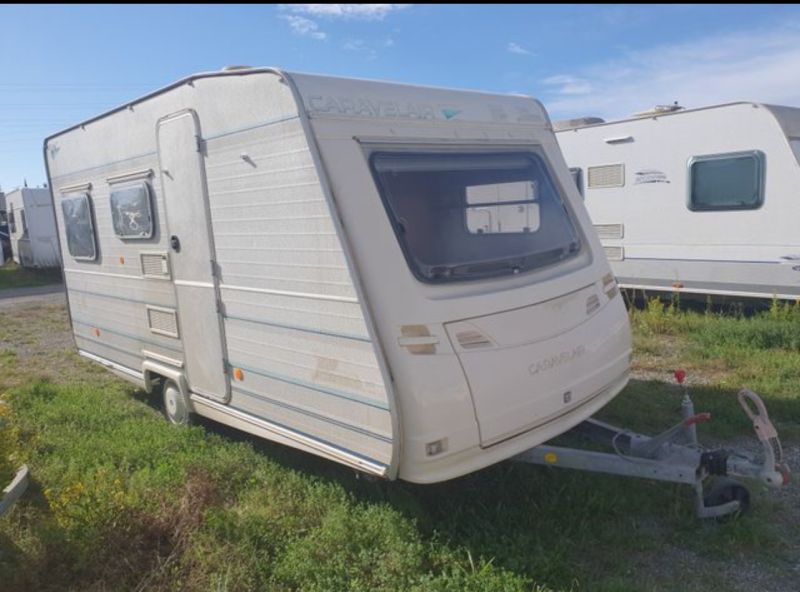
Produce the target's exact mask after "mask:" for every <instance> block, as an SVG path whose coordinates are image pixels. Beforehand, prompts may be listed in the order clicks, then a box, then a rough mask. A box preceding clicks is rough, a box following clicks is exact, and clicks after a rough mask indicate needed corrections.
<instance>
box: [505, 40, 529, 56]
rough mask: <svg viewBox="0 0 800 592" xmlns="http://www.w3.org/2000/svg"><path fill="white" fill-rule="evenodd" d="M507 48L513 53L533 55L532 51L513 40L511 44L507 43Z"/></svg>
mask: <svg viewBox="0 0 800 592" xmlns="http://www.w3.org/2000/svg"><path fill="white" fill-rule="evenodd" d="M506 49H507V50H508V51H509V52H511V53H517V54H519V55H531V52H529V51H528V50H527V49H525V48H524V47H522V46H521V45H519V44H518V43H514V42H513V41H510V42H509V44H508V45H506Z"/></svg>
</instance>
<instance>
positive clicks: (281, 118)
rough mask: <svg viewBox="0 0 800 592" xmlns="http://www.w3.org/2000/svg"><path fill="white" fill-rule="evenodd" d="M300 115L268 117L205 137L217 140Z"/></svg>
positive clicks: (296, 117) (297, 117)
mask: <svg viewBox="0 0 800 592" xmlns="http://www.w3.org/2000/svg"><path fill="white" fill-rule="evenodd" d="M299 117H300V116H299V115H285V116H283V117H277V118H275V119H268V120H267V121H263V122H261V123H257V124H255V125H250V126H247V127H242V128H239V129H235V130H230V131H227V132H221V133H219V134H215V135H213V136H205V137H204V138H203V139H204V140H206V141H208V140H216V139H217V138H224V137H225V136H231V135H233V134H238V133H241V132H246V131H249V130H252V129H258V128H260V127H267V126H270V125H274V124H276V123H282V122H284V121H291V120H292V119H299Z"/></svg>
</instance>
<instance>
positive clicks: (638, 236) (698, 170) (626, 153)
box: [555, 103, 800, 299]
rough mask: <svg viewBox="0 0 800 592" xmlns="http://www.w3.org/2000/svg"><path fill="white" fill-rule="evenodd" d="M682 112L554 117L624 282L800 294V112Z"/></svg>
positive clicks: (742, 106) (754, 107) (737, 106)
mask: <svg viewBox="0 0 800 592" xmlns="http://www.w3.org/2000/svg"><path fill="white" fill-rule="evenodd" d="M673 109H674V108H668V109H666V110H665V111H664V112H659V111H658V110H653V111H650V112H648V113H643V114H640V115H641V116H640V117H637V118H632V119H626V120H623V121H614V122H608V123H597V120H596V119H595V120H594V121H593V122H590V123H589V124H588V125H585V124H583V123H582V122H581V121H580V120H573V121H571V122H565V125H563V126H560V125H559V123H556V124H555V127H556V129H557V130H558V131H557V133H556V138H557V139H558V143H559V145H560V146H561V150H562V151H563V152H564V158H565V159H566V161H567V163H568V165H569V166H570V167H572V169H571V170H572V172H573V175H574V176H575V178H576V180H577V181H578V183H579V184H580V186H581V189H582V193H583V195H584V197H585V199H586V208H587V209H588V210H589V215H590V216H591V218H592V221H593V222H594V224H595V228H596V229H597V231H598V234H599V236H600V240H601V242H602V243H603V246H604V248H605V251H606V255H607V256H608V259H609V260H610V262H611V266H612V268H613V270H614V273H615V274H616V276H617V280H618V281H619V283H620V285H621V286H622V287H625V288H641V289H646V290H668V291H681V292H689V293H700V294H711V295H731V296H738V297H741V296H752V297H760V298H772V297H777V298H781V299H797V298H798V297H800V233H798V230H797V229H798V223H797V221H798V219H800V200H799V199H798V195H797V193H798V191H797V188H798V187H799V186H800V109H797V108H792V107H778V106H774V105H762V104H757V103H732V104H727V105H718V106H713V107H705V108H701V109H691V110H673ZM600 121H601V122H602V120H600Z"/></svg>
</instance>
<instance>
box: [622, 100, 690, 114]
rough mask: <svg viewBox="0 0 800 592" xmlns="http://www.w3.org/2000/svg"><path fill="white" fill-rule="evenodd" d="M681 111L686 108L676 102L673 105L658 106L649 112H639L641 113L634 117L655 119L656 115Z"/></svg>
mask: <svg viewBox="0 0 800 592" xmlns="http://www.w3.org/2000/svg"><path fill="white" fill-rule="evenodd" d="M681 109H684V107H682V106H680V105H678V101H675V102H674V103H673V104H672V105H656V106H655V107H653V108H652V109H648V110H647V111H639V113H634V114H633V117H653V116H654V115H664V114H666V113H674V112H675V111H680V110H681Z"/></svg>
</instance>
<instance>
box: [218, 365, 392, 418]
mask: <svg viewBox="0 0 800 592" xmlns="http://www.w3.org/2000/svg"><path fill="white" fill-rule="evenodd" d="M228 364H229V365H230V366H231V367H234V368H241V369H242V370H244V371H245V372H252V373H253V374H258V375H259V376H264V377H265V378H271V379H272V380H278V381H280V382H285V383H287V384H293V385H295V386H299V387H302V388H307V389H311V390H312V391H317V392H320V393H324V394H326V395H332V396H334V397H339V398H340V399H347V400H348V401H354V402H356V403H361V404H363V405H368V406H370V407H375V408H376V409H382V410H383V411H389V406H388V405H387V404H386V403H383V402H381V401H376V400H374V399H368V398H366V397H362V396H361V395H357V394H355V393H348V392H345V391H340V390H338V389H334V388H330V387H324V386H320V385H318V384H314V383H311V382H306V381H304V380H300V379H299V378H289V377H288V376H281V375H279V374H272V373H271V372H267V371H265V370H256V369H254V368H248V367H247V366H242V365H241V364H237V363H235V362H231V361H229V362H228Z"/></svg>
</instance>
